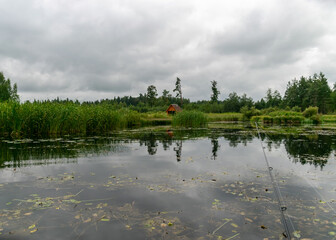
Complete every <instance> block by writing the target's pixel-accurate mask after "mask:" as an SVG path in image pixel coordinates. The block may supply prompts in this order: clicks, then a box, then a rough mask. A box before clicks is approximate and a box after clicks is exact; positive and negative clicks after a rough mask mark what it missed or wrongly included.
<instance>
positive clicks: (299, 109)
mask: <svg viewBox="0 0 336 240" xmlns="http://www.w3.org/2000/svg"><path fill="white" fill-rule="evenodd" d="M292 111H293V112H301V108H300V107H298V106H294V107H292Z"/></svg>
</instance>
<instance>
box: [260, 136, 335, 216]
mask: <svg viewBox="0 0 336 240" xmlns="http://www.w3.org/2000/svg"><path fill="white" fill-rule="evenodd" d="M263 133H264V134H265V135H267V136H268V138H270V136H269V135H268V134H267V133H266V132H265V131H263ZM279 153H280V155H281V156H282V157H284V158H287V157H286V156H285V155H284V154H283V153H282V152H281V151H279ZM299 176H300V177H302V178H303V179H304V180H305V181H306V182H307V183H308V184H309V185H310V186H311V188H312V189H313V190H314V191H315V192H316V194H317V195H318V196H319V197H320V198H321V200H323V202H325V204H327V206H328V207H329V208H330V210H331V211H332V212H333V213H334V214H335V215H336V210H335V209H334V208H333V207H332V206H331V204H330V203H329V202H328V201H327V200H326V198H325V197H324V196H323V195H322V193H320V192H319V191H318V190H317V189H318V186H317V185H315V186H314V185H313V183H312V182H311V181H310V180H309V179H308V178H307V177H306V176H304V175H303V174H299Z"/></svg>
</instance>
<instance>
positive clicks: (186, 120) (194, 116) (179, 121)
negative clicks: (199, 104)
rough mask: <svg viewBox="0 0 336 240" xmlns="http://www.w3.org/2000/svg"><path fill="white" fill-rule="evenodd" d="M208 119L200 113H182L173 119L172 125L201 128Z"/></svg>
mask: <svg viewBox="0 0 336 240" xmlns="http://www.w3.org/2000/svg"><path fill="white" fill-rule="evenodd" d="M207 122H208V119H207V117H206V115H205V114H204V113H202V112H197V111H183V112H180V113H178V114H176V115H175V116H174V117H173V121H172V125H173V126H175V127H177V126H178V127H203V126H205V125H206V124H207Z"/></svg>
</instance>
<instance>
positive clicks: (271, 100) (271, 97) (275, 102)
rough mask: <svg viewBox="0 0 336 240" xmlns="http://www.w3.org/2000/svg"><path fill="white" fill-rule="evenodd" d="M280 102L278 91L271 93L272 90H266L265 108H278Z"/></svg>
mask: <svg viewBox="0 0 336 240" xmlns="http://www.w3.org/2000/svg"><path fill="white" fill-rule="evenodd" d="M281 102H282V99H281V95H280V93H279V92H278V90H275V91H274V92H272V89H270V88H269V89H267V92H266V107H279V106H280V104H281Z"/></svg>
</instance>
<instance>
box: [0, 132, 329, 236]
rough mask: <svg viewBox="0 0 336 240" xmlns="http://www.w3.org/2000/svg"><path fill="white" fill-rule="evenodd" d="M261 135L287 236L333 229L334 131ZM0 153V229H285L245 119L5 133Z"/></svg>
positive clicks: (119, 232) (218, 232) (175, 232)
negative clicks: (194, 125)
mask: <svg viewBox="0 0 336 240" xmlns="http://www.w3.org/2000/svg"><path fill="white" fill-rule="evenodd" d="M262 141H263V146H264V147H265V152H266V156H267V157H268V160H269V162H270V164H271V166H272V167H273V169H274V170H273V172H274V174H275V177H276V180H277V183H278V185H279V188H280V191H281V194H282V197H283V200H284V203H285V205H286V207H287V211H286V217H287V218H288V224H289V228H290V231H291V233H292V234H293V236H295V237H296V239H300V238H301V239H304V238H306V239H335V235H336V212H335V208H336V204H335V199H336V186H335V179H336V178H335V170H336V164H335V163H336V162H335V149H336V135H335V132H333V131H322V132H310V133H307V134H295V135H293V134H285V135H281V134H277V133H275V132H273V133H272V132H268V133H263V132H262ZM0 151H1V153H0V154H1V159H0V167H1V168H0V196H1V198H0V208H1V210H0V239H53V240H54V239H284V235H283V233H284V226H283V224H282V222H281V217H280V211H279V206H278V202H277V199H276V197H275V194H274V189H273V185H272V183H271V180H270V176H269V172H268V170H267V168H266V163H265V159H264V155H263V152H262V148H261V144H260V139H259V138H258V137H257V134H256V132H254V131H253V130H251V129H245V130H239V131H238V130H237V131H233V130H198V131H175V132H170V131H169V132H167V131H159V132H151V131H149V130H148V131H142V132H121V133H119V134H116V135H114V136H111V137H91V138H74V139H73V138H71V139H66V138H62V139H53V140H35V141H32V140H22V141H7V140H2V141H1V142H0Z"/></svg>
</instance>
